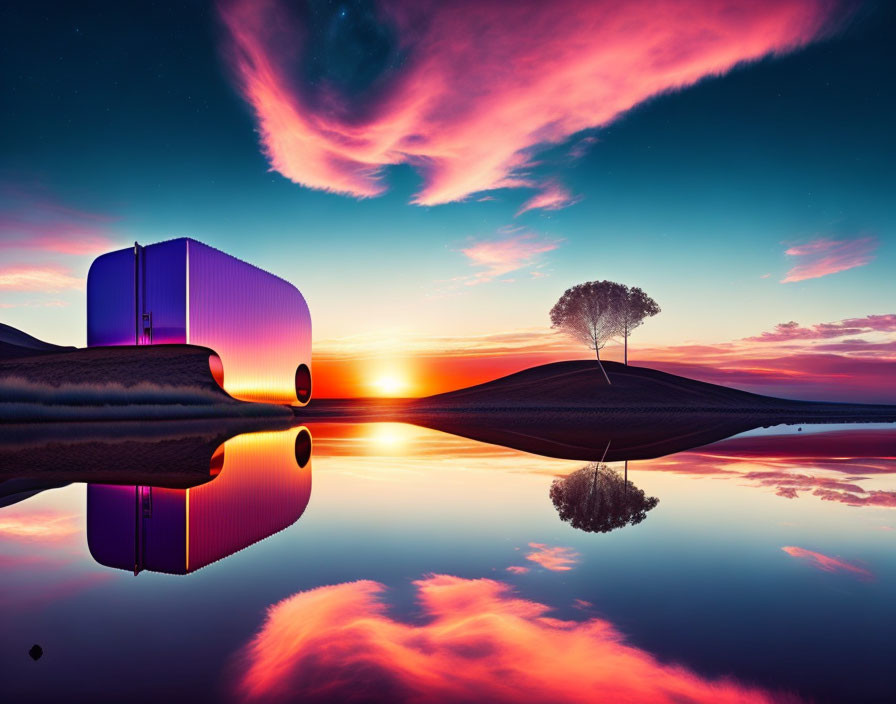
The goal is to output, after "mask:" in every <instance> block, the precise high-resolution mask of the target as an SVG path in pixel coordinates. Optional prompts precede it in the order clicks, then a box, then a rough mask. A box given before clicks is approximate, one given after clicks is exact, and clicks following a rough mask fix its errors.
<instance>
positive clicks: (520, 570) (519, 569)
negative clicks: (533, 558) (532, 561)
mask: <svg viewBox="0 0 896 704" xmlns="http://www.w3.org/2000/svg"><path fill="white" fill-rule="evenodd" d="M507 571H508V572H510V574H526V573H527V572H528V571H529V568H528V567H523V566H522V565H511V566H510V567H508V568H507Z"/></svg>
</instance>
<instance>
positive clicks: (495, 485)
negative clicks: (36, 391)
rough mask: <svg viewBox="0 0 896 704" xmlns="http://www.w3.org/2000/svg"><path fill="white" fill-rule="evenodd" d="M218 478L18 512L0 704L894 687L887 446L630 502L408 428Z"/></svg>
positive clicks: (62, 497) (750, 440)
mask: <svg viewBox="0 0 896 704" xmlns="http://www.w3.org/2000/svg"><path fill="white" fill-rule="evenodd" d="M312 438H313V450H312V448H311V440H312ZM122 442H123V443H124V445H123V447H128V446H127V441H122ZM83 451H84V452H87V451H88V450H87V449H84V450H83ZM191 452H192V451H191ZM194 454H195V453H194ZM75 459H77V458H74V457H73V460H72V461H75ZM594 459H595V460H599V459H600V457H595V458H594ZM191 461H192V460H191ZM198 462H199V464H200V465H202V466H200V467H199V470H201V471H200V472H199V473H200V474H202V475H205V474H207V475H208V476H207V477H206V476H202V477H201V478H200V479H196V478H195V477H194V478H193V479H191V480H190V481H189V483H191V484H192V483H195V486H192V488H188V489H187V488H160V487H155V488H152V489H150V488H149V487H148V486H144V487H134V486H113V485H108V484H96V483H94V484H85V483H78V482H74V483H70V484H68V485H64V486H59V487H57V488H52V489H47V490H44V491H40V492H38V493H35V494H34V495H33V496H30V497H28V498H24V499H23V500H19V501H17V502H15V503H11V504H10V505H7V506H5V507H3V508H0V570H2V572H0V600H2V614H0V621H2V633H3V637H2V642H0V699H2V700H3V701H7V702H26V701H53V702H58V701H91V702H104V701H110V702H122V701H128V702H144V701H145V702H160V701H206V700H212V701H253V702H254V701H302V702H309V701H341V700H348V701H390V702H397V701H435V702H464V701H507V702H561V701H574V702H579V701H582V702H586V701H610V702H616V701H629V702H641V701H645V702H647V701H660V702H681V701H696V702H725V701H730V702H740V701H755V702H764V701H804V700H805V701H818V702H861V701H869V702H870V701H885V700H887V699H889V698H890V697H891V696H892V692H893V690H894V686H896V674H894V673H896V670H894V668H893V652H894V648H893V632H894V626H896V599H894V597H893V595H894V593H896V531H894V529H896V514H894V508H896V429H894V427H893V426H873V425H866V426H816V427H812V426H807V427H804V428H802V429H800V430H798V429H797V428H795V427H778V428H772V429H768V430H759V431H752V432H749V433H745V434H743V435H740V436H736V437H734V438H731V439H729V440H723V441H721V442H719V443H715V444H713V445H710V446H706V447H702V448H698V449H693V450H689V451H686V452H680V453H678V454H674V455H669V456H666V457H661V458H656V459H651V460H640V461H632V462H629V463H628V468H627V476H628V481H629V482H630V483H629V484H626V483H625V479H624V477H625V474H626V468H625V465H624V463H622V462H614V463H609V464H607V465H605V466H602V467H595V466H593V465H587V464H586V463H584V462H582V461H572V460H563V459H554V458H548V457H542V456H538V455H535V454H527V453H523V452H519V451H516V450H511V449H508V448H505V447H500V446H495V445H487V444H483V443H479V442H475V441H472V440H467V439H464V438H461V437H457V436H454V435H449V434H445V433H441V432H437V431H434V430H428V429H424V428H419V427H416V426H412V425H405V424H401V423H362V424H350V423H335V422H334V423H329V422H327V423H312V424H308V425H307V426H303V427H302V428H299V427H296V428H287V429H280V430H273V431H266V432H259V433H247V434H243V435H238V436H236V437H233V438H231V439H230V440H228V441H227V442H226V444H225V445H224V448H223V450H220V451H215V452H211V453H209V452H207V453H206V454H205V455H204V456H203V455H202V453H199V460H198ZM205 462H207V465H206V464H204V463H205ZM206 470H207V471H206ZM564 478H566V479H564ZM555 481H559V482H560V483H559V484H556V485H554V487H553V489H552V484H553V483H554V482H555ZM2 487H3V483H0V488H2ZM641 492H643V494H641ZM22 496H25V494H22V495H20V496H19V497H18V498H22ZM654 498H655V499H657V501H652V499H654ZM555 502H556V503H557V504H558V505H559V512H558V505H555ZM632 502H634V503H635V504H637V505H636V506H635V508H634V509H631V507H630V504H631V503H632ZM654 504H655V505H654ZM561 513H564V515H565V516H566V517H567V519H568V520H566V521H564V520H561ZM597 519H599V520H597ZM576 526H578V527H576ZM613 526H615V527H613ZM583 528H591V529H593V530H600V529H606V530H607V531H608V532H589V531H588V530H583ZM135 572H136V574H135ZM35 644H37V645H39V646H40V648H41V650H42V654H41V655H40V657H39V658H37V659H33V658H32V657H31V656H30V655H29V649H30V648H32V646H33V645H35Z"/></svg>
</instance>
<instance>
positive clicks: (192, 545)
mask: <svg viewBox="0 0 896 704" xmlns="http://www.w3.org/2000/svg"><path fill="white" fill-rule="evenodd" d="M300 432H304V433H307V432H308V431H307V430H306V429H305V428H290V429H288V430H284V431H278V432H268V433H250V434H246V435H239V436H237V437H235V438H231V439H230V440H228V441H227V442H226V443H225V444H224V452H223V465H222V466H221V467H220V472H219V473H218V475H217V476H216V477H215V478H214V479H213V480H212V481H210V482H208V483H207V484H203V485H201V486H198V487H194V488H192V489H162V488H158V487H140V486H110V485H103V484H91V485H89V486H88V489H87V542H88V547H89V549H90V553H91V555H92V556H93V557H94V559H95V560H96V561H97V562H99V563H100V564H103V565H107V566H109V567H116V568H119V569H125V570H132V569H135V570H137V571H139V570H143V569H146V570H150V571H153V572H165V573H168V574H185V573H188V572H193V571H194V570H198V569H200V568H201V567H205V566H206V565H208V564H210V563H212V562H216V561H217V560H221V559H223V558H225V557H227V556H228V555H232V554H233V553H235V552H238V551H240V550H243V549H244V548H247V547H249V546H250V545H252V544H253V543H257V542H258V541H259V540H263V539H264V538H267V537H268V536H270V535H273V534H274V533H277V532H279V531H281V530H283V529H284V528H287V527H289V526H290V525H292V524H293V523H295V522H296V521H297V520H298V519H299V517H300V516H301V515H302V513H303V512H304V511H305V508H306V507H307V506H308V501H309V499H310V498H311V462H310V461H308V462H307V464H305V466H304V467H299V466H298V464H297V462H296V438H297V437H298V434H299V433H300ZM303 448H304V449H309V448H310V445H308V444H303ZM216 469H217V468H216Z"/></svg>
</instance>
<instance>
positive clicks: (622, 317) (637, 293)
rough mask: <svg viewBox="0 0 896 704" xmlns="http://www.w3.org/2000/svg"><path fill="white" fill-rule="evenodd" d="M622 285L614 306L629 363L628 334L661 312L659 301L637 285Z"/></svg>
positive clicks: (626, 358)
mask: <svg viewBox="0 0 896 704" xmlns="http://www.w3.org/2000/svg"><path fill="white" fill-rule="evenodd" d="M620 286H621V289H620V290H619V291H617V292H616V296H617V299H616V300H615V301H614V304H613V307H614V308H615V310H616V317H617V321H618V323H619V326H620V330H619V334H621V335H622V337H623V339H624V340H625V363H626V364H628V336H629V335H631V334H632V330H634V329H635V328H636V327H638V326H639V325H641V324H642V323H643V322H644V319H645V318H650V317H653V316H654V315H656V314H657V313H659V312H660V310H661V309H660V307H659V305H657V302H656V301H655V300H653V299H652V298H651V297H650V296H648V295H647V294H646V293H644V291H643V290H642V289H640V288H638V287H637V286H632V287H631V288H629V287H628V286H622V285H620Z"/></svg>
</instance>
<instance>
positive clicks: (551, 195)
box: [516, 182, 581, 215]
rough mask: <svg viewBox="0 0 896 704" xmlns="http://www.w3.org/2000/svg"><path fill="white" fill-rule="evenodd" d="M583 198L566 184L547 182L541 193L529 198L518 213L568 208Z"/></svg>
mask: <svg viewBox="0 0 896 704" xmlns="http://www.w3.org/2000/svg"><path fill="white" fill-rule="evenodd" d="M580 200H581V198H580V197H579V196H574V195H573V194H572V193H570V192H569V190H567V189H566V188H565V187H564V186H561V185H560V184H559V183H554V182H551V183H548V184H546V185H545V186H544V187H543V188H542V190H541V191H540V192H539V193H536V194H535V195H534V196H532V197H531V198H530V199H529V200H527V201H526V202H525V203H523V204H522V205H521V206H520V209H519V210H517V211H516V214H517V215H522V214H523V213H525V212H527V211H529V210H539V209H540V210H561V209H562V208H568V207H569V206H570V205H573V204H575V203H578V202H579V201H580Z"/></svg>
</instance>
